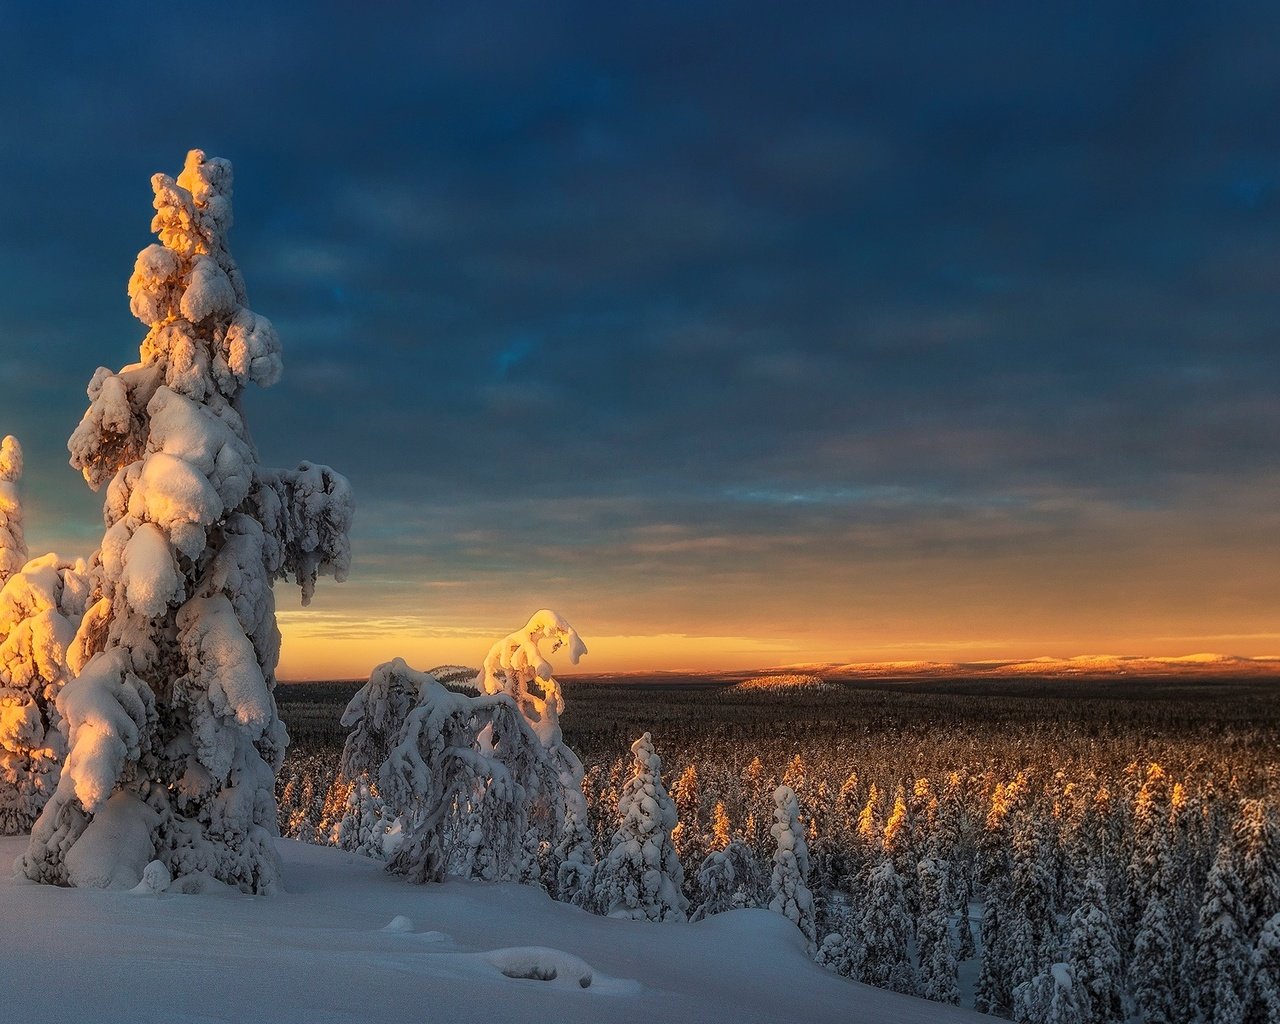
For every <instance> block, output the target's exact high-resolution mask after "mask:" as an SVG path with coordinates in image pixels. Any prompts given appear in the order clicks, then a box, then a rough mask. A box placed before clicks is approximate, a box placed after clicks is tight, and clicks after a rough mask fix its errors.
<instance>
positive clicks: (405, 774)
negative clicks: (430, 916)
mask: <svg viewBox="0 0 1280 1024" xmlns="http://www.w3.org/2000/svg"><path fill="white" fill-rule="evenodd" d="M375 681H376V682H377V687H378V688H379V689H382V690H385V691H388V692H396V691H401V692H409V691H410V690H412V689H416V691H417V694H418V701H417V704H416V705H415V706H414V707H413V708H412V710H410V711H409V712H408V714H407V716H406V718H405V720H404V722H403V723H402V725H401V727H400V730H399V733H398V736H397V740H396V742H395V744H394V745H393V746H392V748H391V750H390V752H389V754H388V756H387V759H386V761H384V762H383V764H382V766H381V768H380V769H379V772H378V785H379V788H380V789H381V792H382V795H383V798H384V799H385V800H386V803H387V806H388V808H389V809H391V812H392V813H394V815H395V829H396V831H397V832H398V834H399V835H398V838H397V840H396V841H397V844H398V845H397V847H396V850H395V853H394V856H392V858H391V861H390V863H389V864H388V865H387V868H388V870H390V871H392V872H395V873H396V874H401V875H405V876H406V877H408V878H409V879H410V880H411V881H415V882H438V881H441V880H442V879H443V878H444V876H445V875H446V874H448V873H450V872H453V873H459V874H463V875H467V876H470V877H474V878H481V879H484V880H486V881H517V880H521V879H523V878H526V877H528V876H529V875H530V874H531V870H532V865H530V864H528V863H527V851H526V847H525V838H526V834H527V833H528V830H529V828H530V824H531V820H530V815H531V811H532V809H533V808H535V807H536V806H538V805H539V803H544V802H545V801H544V800H543V799H542V798H543V795H544V794H548V793H552V792H554V790H555V788H556V787H557V786H558V784H559V778H558V776H557V774H556V771H555V769H554V767H553V766H552V764H551V762H550V761H549V760H548V759H547V757H546V755H545V751H544V748H543V746H542V744H541V743H540V742H539V741H538V738H537V736H536V735H535V734H534V732H533V730H532V728H531V727H530V726H529V723H528V722H527V721H525V719H524V716H523V715H521V714H520V711H519V708H518V707H517V706H516V702H515V700H514V699H512V697H511V696H510V695H509V694H506V693H498V694H481V695H479V696H469V695H468V694H464V693H454V692H453V691H452V690H448V689H446V688H445V687H444V686H443V685H441V684H440V683H439V682H437V681H436V679H435V678H434V677H432V676H431V675H429V674H428V673H426V672H415V671H414V670H413V669H411V668H410V667H409V666H408V665H406V664H405V663H404V662H403V661H402V660H400V659H399V658H397V659H396V660H395V661H392V662H389V663H387V664H385V665H379V666H378V667H377V668H376V669H374V671H373V676H372V677H371V678H370V683H369V686H370V687H373V686H374V683H375ZM362 692H363V691H362ZM357 702H360V703H362V704H363V705H364V707H365V708H370V707H371V704H370V701H369V700H367V699H365V700H363V701H361V697H360V694H357V695H356V698H354V699H353V700H352V702H351V704H350V705H348V709H347V715H346V716H344V721H346V720H349V718H350V717H351V716H352V714H353V710H352V709H353V708H356V707H357V706H358V703H357ZM372 706H373V707H376V704H375V705H372Z"/></svg>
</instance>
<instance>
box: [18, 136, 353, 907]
mask: <svg viewBox="0 0 1280 1024" xmlns="http://www.w3.org/2000/svg"><path fill="white" fill-rule="evenodd" d="M231 184H232V175H231V165H230V164H229V163H228V162H227V161H225V160H217V159H206V158H205V156H204V154H203V153H201V152H200V151H199V150H193V151H192V152H190V153H189V154H188V155H187V160H186V164H185V166H184V168H183V170H182V173H181V174H180V175H179V176H178V178H177V179H176V180H174V179H173V178H170V177H168V176H167V175H163V174H158V175H156V176H155V177H154V178H152V187H153V190H154V192H155V203H154V206H155V209H156V215H155V218H154V219H153V221H152V230H153V231H155V232H156V234H157V235H158V237H159V239H160V244H158V245H150V246H148V247H147V248H145V249H143V250H142V252H141V253H139V254H138V260H137V263H136V265H135V267H134V272H133V276H132V277H131V278H130V280H129V298H130V308H131V309H132V310H133V313H134V315H135V316H137V317H138V319H139V320H141V321H142V323H143V324H145V325H146V326H147V328H148V333H147V335H146V337H145V338H144V339H143V341H142V345H141V353H140V359H139V361H138V362H136V363H133V364H130V365H128V366H126V367H124V368H123V369H121V370H119V371H118V372H115V373H112V372H111V371H110V370H107V369H105V368H100V369H99V370H98V371H97V372H96V373H95V374H94V375H93V379H92V381H91V382H90V384H89V400H90V404H89V409H88V411H87V412H86V413H85V414H84V418H83V419H82V420H81V422H80V425H79V426H78V427H77V428H76V430H75V432H74V433H73V434H72V436H71V439H70V441H69V443H68V448H69V450H70V452H71V464H72V465H73V466H75V467H76V468H77V469H80V470H81V471H82V472H83V474H84V477H85V479H86V480H87V481H88V483H89V485H90V486H91V487H93V488H94V489H95V490H96V489H98V488H101V487H102V486H103V485H104V484H106V485H107V491H106V501H105V503H104V508H103V515H104V520H105V525H106V533H105V534H104V536H103V539H102V545H101V548H100V549H99V551H98V552H97V553H96V554H95V556H94V558H93V561H92V564H91V568H90V573H91V583H92V592H91V599H92V601H93V603H92V605H91V606H90V608H89V610H88V611H87V612H86V614H85V616H84V620H83V622H82V623H81V626H80V631H79V634H78V636H77V638H76V641H75V646H76V647H77V648H78V649H79V650H82V651H84V652H87V653H88V654H89V655H90V656H89V657H88V658H87V661H86V663H85V664H84V665H83V667H82V668H81V669H80V671H79V672H78V674H77V676H76V678H75V679H73V680H71V681H70V682H68V683H67V685H66V686H65V687H64V688H63V689H62V692H61V693H60V694H59V696H58V700H57V707H58V711H59V713H60V714H61V715H62V716H63V718H64V719H65V723H66V727H67V735H68V740H69V744H68V752H67V758H66V762H65V764H64V766H63V771H62V777H61V780H60V781H59V784H58V789H57V791H56V793H55V794H54V796H53V797H52V799H50V801H49V802H48V804H47V805H46V806H45V809H44V811H43V813H42V814H41V816H40V818H39V820H38V821H37V822H36V825H35V827H34V829H33V832H32V838H31V843H30V846H29V848H28V851H27V853H26V855H25V856H24V858H23V860H22V870H23V872H24V873H25V874H26V876H27V877H28V878H31V879H33V880H35V881H39V882H53V883H58V884H70V885H96V886H132V885H135V884H136V883H137V882H138V880H139V878H140V876H141V873H142V869H143V867H144V866H145V865H146V864H147V863H148V862H150V861H152V860H157V859H158V860H160V861H162V862H163V863H164V865H165V866H166V868H167V869H168V870H169V872H170V873H171V874H172V875H173V877H174V878H175V879H178V878H182V877H183V876H195V878H194V879H192V881H191V883H190V884H198V880H199V879H200V878H213V879H217V880H219V881H221V882H224V883H227V884H230V885H233V886H236V887H238V888H240V889H242V890H244V891H247V892H267V891H270V890H271V889H272V888H273V887H274V886H275V884H276V881H277V878H278V874H279V864H278V860H277V856H276V853H275V851H274V849H273V847H272V844H271V838H272V836H274V835H275V834H276V831H277V823H276V808H275V797H274V792H273V785H274V777H275V773H276V771H277V770H278V768H279V765H280V761H281V758H282V756H283V753H284V747H285V744H286V743H287V741H288V737H287V735H286V733H285V729H284V725H283V724H282V723H281V721H280V718H279V716H278V715H277V712H276V705H275V697H274V692H273V691H274V688H275V667H276V661H277V657H278V654H279V648H280V634H279V630H278V629H277V627H276V621H275V603H274V598H273V595H272V590H271V587H272V583H273V581H274V580H276V579H281V578H285V577H289V576H292V577H294V578H295V579H296V580H297V582H298V584H299V585H300V587H301V588H302V596H303V603H304V604H305V603H306V602H307V601H308V600H309V598H310V596H311V593H312V590H313V588H314V585H315V580H316V577H317V576H318V575H325V574H331V575H333V576H334V577H336V578H337V579H339V580H341V579H343V578H344V577H345V576H346V573H347V569H348V565H349V562H350V548H349V546H348V541H347V531H348V528H349V526H350V522H351V514H352V502H351V495H350V489H349V487H348V485H347V482H346V480H345V479H343V478H342V477H341V476H339V475H338V474H337V473H335V472H333V471H332V470H330V469H328V468H327V467H324V466H316V465H311V464H309V463H303V464H302V465H301V466H299V468H298V469H297V470H295V471H280V470H265V469H262V468H261V467H259V466H258V458H257V452H256V450H255V448H254V445H253V441H252V439H251V437H250V435H249V430H248V428H247V426H246V425H245V420H244V415H243V409H242V403H241V398H242V392H243V390H244V388H245V387H246V386H247V385H249V384H251V383H253V384H258V385H259V386H262V387H266V386H269V385H271V384H274V383H275V382H276V381H277V380H278V379H279V377H280V372H281V360H280V347H279V342H278V340H277V338H276V333H275V330H274V329H273V328H272V326H271V324H270V322H268V321H267V320H266V319H265V318H264V317H261V316H258V315H257V314H256V313H254V312H253V311H252V310H250V309H249V308H248V305H247V299H246V297H245V289H244V282H243V280H242V279H241V276H240V271H239V269H238V268H237V267H236V264H235V261H234V260H233V259H232V258H231V254H230V252H229V251H228V249H227V242H226V236H227V231H228V229H229V228H230V227H231Z"/></svg>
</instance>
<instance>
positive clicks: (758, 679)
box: [733, 672, 831, 691]
mask: <svg viewBox="0 0 1280 1024" xmlns="http://www.w3.org/2000/svg"><path fill="white" fill-rule="evenodd" d="M829 686H831V684H830V683H828V682H827V681H826V680H825V679H823V678H822V676H820V675H816V674H815V673H812V672H785V673H776V674H774V675H766V676H754V677H753V678H751V679H744V680H743V681H742V682H740V683H738V684H736V685H735V686H734V687H733V689H735V690H775V691H776V690H814V689H823V688H826V687H829Z"/></svg>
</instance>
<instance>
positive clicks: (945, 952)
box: [916, 857, 960, 1006]
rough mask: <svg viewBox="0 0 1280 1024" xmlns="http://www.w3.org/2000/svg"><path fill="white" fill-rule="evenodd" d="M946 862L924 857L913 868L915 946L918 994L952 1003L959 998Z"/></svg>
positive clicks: (940, 1001) (957, 968)
mask: <svg viewBox="0 0 1280 1024" xmlns="http://www.w3.org/2000/svg"><path fill="white" fill-rule="evenodd" d="M948 873H949V872H948V870H947V865H946V864H945V863H943V862H941V861H938V860H935V859H933V858H932V857H926V858H925V859H924V860H922V861H921V862H920V866H919V868H918V869H917V875H918V878H919V882H918V884H917V887H916V891H917V892H918V893H919V897H920V913H921V917H920V925H919V927H918V928H917V929H916V948H917V950H918V952H919V958H920V995H922V996H924V998H925V999H932V1000H934V1001H935V1002H939V1003H949V1004H951V1005H952V1006H955V1005H957V1004H958V1003H959V1002H960V987H959V981H958V974H959V964H958V963H957V962H956V954H955V950H954V949H953V948H952V945H951V932H950V928H949V927H948V918H949V916H950V911H951V906H952V904H953V902H954V901H953V899H952V897H951V893H950V891H949V886H948V884H947V876H948Z"/></svg>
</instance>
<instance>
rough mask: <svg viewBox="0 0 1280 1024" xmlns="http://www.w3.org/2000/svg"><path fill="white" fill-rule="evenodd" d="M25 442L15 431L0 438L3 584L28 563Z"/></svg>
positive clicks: (0, 578) (0, 564)
mask: <svg viewBox="0 0 1280 1024" xmlns="http://www.w3.org/2000/svg"><path fill="white" fill-rule="evenodd" d="M21 479H22V446H21V445H20V444H18V439H17V438H16V437H13V436H12V435H10V436H7V437H5V438H4V439H3V440H0V587H3V586H4V584H5V581H6V580H7V579H8V578H9V577H10V576H12V575H13V574H14V573H15V572H17V571H18V570H19V569H21V568H22V567H23V566H24V565H26V564H27V540H26V535H25V534H24V532H23V528H22V496H21V495H20V494H19V492H18V482H19V481H20V480H21Z"/></svg>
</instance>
